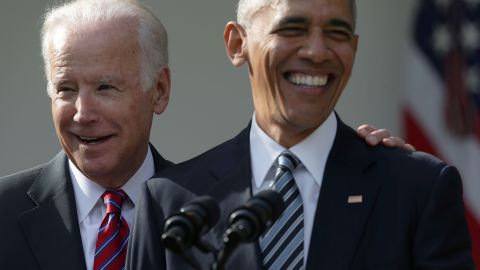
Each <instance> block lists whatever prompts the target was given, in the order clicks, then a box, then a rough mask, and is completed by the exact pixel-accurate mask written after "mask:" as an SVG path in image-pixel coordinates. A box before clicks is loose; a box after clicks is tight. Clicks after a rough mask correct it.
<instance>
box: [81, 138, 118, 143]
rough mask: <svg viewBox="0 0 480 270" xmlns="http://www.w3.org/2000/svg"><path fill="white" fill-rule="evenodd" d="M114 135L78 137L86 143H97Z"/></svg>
mask: <svg viewBox="0 0 480 270" xmlns="http://www.w3.org/2000/svg"><path fill="white" fill-rule="evenodd" d="M110 137H112V136H105V137H86V136H77V138H78V139H79V140H80V141H81V142H83V143H85V144H97V143H101V142H104V141H106V140H107V139H109V138H110Z"/></svg>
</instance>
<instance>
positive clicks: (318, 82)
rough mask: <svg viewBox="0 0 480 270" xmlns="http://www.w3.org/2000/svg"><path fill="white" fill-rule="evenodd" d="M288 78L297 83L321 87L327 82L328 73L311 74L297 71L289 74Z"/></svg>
mask: <svg viewBox="0 0 480 270" xmlns="http://www.w3.org/2000/svg"><path fill="white" fill-rule="evenodd" d="M287 79H288V80H289V81H290V82H292V83H294V84H296V85H301V86H310V87H320V86H325V85H326V84H327V81H328V75H322V76H311V75H305V74H299V73H295V74H290V75H288V78H287Z"/></svg>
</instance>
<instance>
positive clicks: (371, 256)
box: [129, 119, 474, 270]
mask: <svg viewBox="0 0 480 270" xmlns="http://www.w3.org/2000/svg"><path fill="white" fill-rule="evenodd" d="M249 131H250V128H249V127H247V128H246V129H245V130H243V131H242V132H241V133H240V134H239V135H238V136H236V137H235V138H233V139H232V140H230V141H227V142H225V143H223V144H221V145H219V146H217V147H215V148H213V149H212V150H209V151H207V152H206V153H204V154H202V155H200V156H198V157H196V158H193V159H192V160H189V161H186V162H184V163H180V164H178V165H175V166H172V167H170V168H169V169H167V170H165V171H163V172H162V173H161V174H160V176H161V177H165V178H169V179H171V180H173V182H172V181H170V180H168V179H163V178H159V179H151V180H149V181H148V182H147V187H146V188H147V189H148V192H147V193H148V194H149V195H148V196H146V197H145V200H144V201H143V205H144V206H142V209H143V210H144V211H142V213H137V217H136V221H135V228H134V233H133V243H132V245H130V246H129V248H130V250H129V256H130V260H129V262H130V265H129V267H130V269H144V270H147V269H169V270H171V269H191V268H189V266H188V265H186V264H185V263H183V262H182V259H181V258H179V257H178V256H177V255H175V254H172V253H171V252H170V251H167V252H166V253H165V252H164V247H163V245H162V243H161V242H160V235H161V233H162V231H163V229H162V224H163V220H164V218H165V217H168V216H169V215H171V214H172V213H173V212H175V211H176V210H178V209H179V208H180V207H181V206H182V204H184V203H185V202H186V201H188V200H190V199H191V198H192V197H194V196H195V195H203V194H207V195H210V196H212V197H213V198H214V199H215V200H217V202H218V203H219V205H220V208H221V212H222V214H221V217H220V221H219V223H218V224H217V225H216V226H215V227H214V228H213V229H212V230H211V231H210V232H208V233H207V234H206V235H205V237H204V239H206V240H208V241H210V242H211V243H212V244H213V245H214V246H216V247H217V248H218V247H221V242H220V241H221V238H222V235H223V233H224V231H225V229H226V226H227V217H228V215H229V213H231V211H232V210H233V209H235V208H236V207H238V206H239V205H241V204H242V203H244V202H245V201H246V200H247V199H248V198H250V197H251V188H250V186H251V177H252V174H251V165H250V153H249ZM182 189H187V190H189V191H188V192H184V191H182ZM357 195H360V196H362V202H361V203H348V197H349V196H357ZM193 256H195V257H196V258H197V259H198V261H200V263H201V265H202V269H208V266H209V264H210V261H211V259H212V258H211V257H209V256H205V255H202V254H201V253H199V252H198V251H197V250H195V249H193ZM226 269H248V270H254V269H262V265H261V257H260V252H259V247H258V244H257V242H255V243H248V244H244V245H242V246H241V247H240V248H239V249H238V250H237V251H236V252H234V253H233V255H232V257H231V258H230V260H229V262H228V264H227V267H226ZM306 269H309V270H316V269H328V270H332V269H335V270H375V269H378V270H387V269H388V270H397V269H398V270H400V269H402V270H403V269H405V270H406V269H422V270H447V269H448V270H472V269H474V266H473V262H472V258H471V243H470V236H469V233H468V229H467V225H466V221H465V216H464V205H463V200H462V183H461V179H460V176H459V173H458V171H457V170H456V169H455V168H454V167H452V166H449V165H447V164H445V163H443V162H441V161H440V160H438V159H437V158H435V157H433V156H431V155H428V154H425V153H421V152H410V151H406V150H403V149H398V148H395V149H393V148H386V147H383V146H378V147H371V146H368V145H367V144H365V143H364V141H363V140H362V139H361V138H359V137H358V136H357V135H356V133H355V131H354V130H352V129H351V128H350V127H348V126H346V125H345V124H343V123H342V122H341V121H340V119H338V128H337V134H336V137H335V140H334V144H333V147H332V150H331V152H330V153H329V156H328V160H327V164H326V168H325V173H324V178H323V184H322V187H321V190H320V195H319V199H318V203H317V209H316V213H315V220H314V226H313V232H312V236H311V242H310V248H309V250H308V262H307V266H306Z"/></svg>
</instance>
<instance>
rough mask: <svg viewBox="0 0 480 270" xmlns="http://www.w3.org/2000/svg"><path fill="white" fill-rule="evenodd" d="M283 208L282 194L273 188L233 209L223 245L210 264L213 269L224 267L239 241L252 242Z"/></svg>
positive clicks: (218, 269) (221, 269)
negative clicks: (215, 258) (214, 260)
mask: <svg viewBox="0 0 480 270" xmlns="http://www.w3.org/2000/svg"><path fill="white" fill-rule="evenodd" d="M284 210H285V203H284V201H283V199H282V196H281V195H280V194H279V193H278V192H276V191H273V190H264V191H262V192H260V193H258V194H257V195H255V196H253V197H252V198H250V199H249V200H248V201H247V202H246V203H245V204H244V205H243V206H240V207H239V208H237V209H236V210H234V211H233V212H232V213H231V214H230V216H229V219H228V223H229V227H228V229H227V230H226V231H225V235H224V237H223V243H224V247H223V249H222V250H220V252H219V253H218V256H217V260H216V262H214V264H213V265H212V269H214V270H223V269H225V264H226V262H227V260H228V257H229V256H230V254H232V252H233V251H234V250H235V248H237V246H238V245H239V244H240V243H245V242H253V241H255V240H256V239H258V237H259V236H260V235H261V234H262V233H263V232H264V231H265V229H266V228H267V227H268V226H269V225H270V224H271V223H273V222H275V220H277V218H278V217H279V216H280V214H281V213H282V212H283V211H284Z"/></svg>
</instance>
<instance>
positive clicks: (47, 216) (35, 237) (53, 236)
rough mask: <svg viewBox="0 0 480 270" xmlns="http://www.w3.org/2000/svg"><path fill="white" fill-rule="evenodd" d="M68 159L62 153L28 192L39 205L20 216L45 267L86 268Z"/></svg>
mask: <svg viewBox="0 0 480 270" xmlns="http://www.w3.org/2000/svg"><path fill="white" fill-rule="evenodd" d="M67 171H68V165H67V158H66V157H65V155H64V154H63V152H61V153H59V154H58V155H57V156H56V157H55V158H54V159H53V160H52V161H51V162H50V163H49V164H48V165H47V166H46V167H45V169H44V171H43V172H42V174H41V175H40V176H39V177H38V178H37V179H36V181H35V183H34V184H33V185H32V186H31V188H30V189H29V191H28V195H29V196H30V197H31V198H32V200H33V201H34V202H35V203H36V204H37V206H36V207H35V208H33V209H31V210H30V211H28V212H25V213H24V214H22V215H21V216H20V217H19V223H20V227H21V229H22V230H23V232H24V234H25V237H26V238H27V241H28V242H29V243H30V246H31V249H32V252H33V253H34V255H35V256H36V258H37V260H38V263H39V264H40V266H41V268H42V269H52V270H53V269H79V270H80V269H86V267H85V259H84V256H83V248H82V240H81V237H80V230H79V225H78V218H77V210H76V205H75V198H74V192H73V186H72V183H71V180H70V176H69V173H67Z"/></svg>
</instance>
